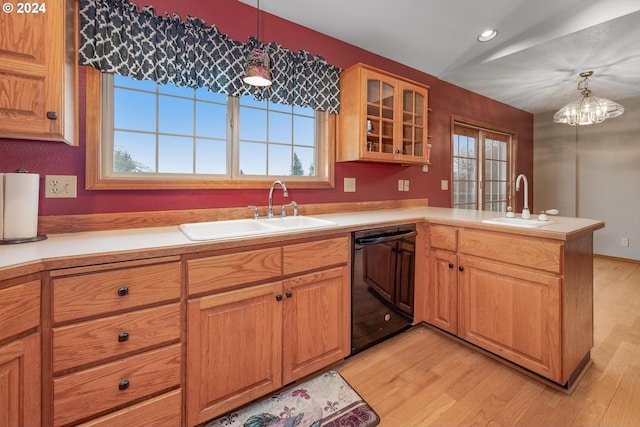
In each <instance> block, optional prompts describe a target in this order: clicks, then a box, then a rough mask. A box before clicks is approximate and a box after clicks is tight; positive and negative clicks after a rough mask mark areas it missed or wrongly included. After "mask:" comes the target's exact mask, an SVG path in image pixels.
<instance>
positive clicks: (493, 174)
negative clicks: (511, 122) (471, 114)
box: [451, 121, 515, 212]
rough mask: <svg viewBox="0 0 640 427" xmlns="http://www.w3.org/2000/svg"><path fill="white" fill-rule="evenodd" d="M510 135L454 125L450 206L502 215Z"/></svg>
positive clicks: (506, 195) (506, 197)
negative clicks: (500, 213)
mask: <svg viewBox="0 0 640 427" xmlns="http://www.w3.org/2000/svg"><path fill="white" fill-rule="evenodd" d="M513 140H514V135H513V134H509V133H504V132H500V131H493V130H488V129H485V128H482V127H477V126H473V125H469V124H463V123H459V122H455V121H454V124H453V139H452V156H451V157H452V162H453V164H452V184H453V185H452V191H451V197H452V200H451V206H452V207H453V208H457V209H474V210H475V209H478V210H485V211H494V212H504V211H506V208H507V206H508V205H509V204H510V198H511V194H512V189H511V180H510V179H509V177H510V176H512V171H513V157H514V156H513V153H514V145H515V144H514V141H513Z"/></svg>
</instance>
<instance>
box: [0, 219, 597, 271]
mask: <svg viewBox="0 0 640 427" xmlns="http://www.w3.org/2000/svg"><path fill="white" fill-rule="evenodd" d="M500 215H501V214H500V213H497V212H485V211H470V210H461V209H450V208H438V207H418V208H400V209H383V210H372V211H359V212H348V213H344V212H343V213H333V214H322V215H313V216H314V217H317V218H323V219H327V220H330V221H333V222H335V223H336V224H337V225H336V226H335V227H327V228H322V230H327V231H330V230H332V229H337V228H349V227H352V228H362V227H365V226H366V227H371V228H375V227H376V226H382V225H384V224H386V223H389V222H399V221H407V222H415V221H423V220H431V221H434V222H443V223H452V224H457V223H459V225H460V226H464V225H465V224H464V223H467V224H481V223H482V220H483V219H491V218H496V217H499V216H500ZM483 226H485V227H484V228H487V229H491V230H496V231H506V232H511V233H514V232H516V233H517V230H514V227H508V226H499V225H487V224H483ZM602 226H604V224H603V223H602V221H597V220H591V219H585V218H569V217H558V216H554V217H553V223H552V224H549V225H548V226H546V227H542V228H540V229H535V230H540V231H545V232H552V233H563V234H565V235H566V234H570V233H573V232H577V231H580V230H583V229H586V228H594V227H595V228H601V227H602ZM316 230H318V229H316ZM527 230H528V231H530V233H529V234H532V233H533V234H535V231H531V230H532V229H527ZM303 232H304V230H303ZM291 233H293V232H289V233H287V234H291ZM545 234H548V233H545ZM272 236H276V234H272ZM260 237H264V236H260ZM243 239H247V238H246V237H243ZM198 243H199V244H202V243H207V242H203V241H198V242H195V241H191V240H189V239H188V238H187V237H186V236H185V235H184V234H183V233H182V232H181V231H180V230H179V228H178V226H167V227H152V228H135V229H125V230H107V231H92V232H80V233H67V234H52V235H49V236H48V238H47V239H46V240H43V241H40V242H31V243H21V244H14V245H2V246H0V269H1V268H7V267H13V266H17V265H20V264H25V263H30V262H36V261H42V260H48V259H54V258H61V257H69V256H83V255H95V254H102V253H105V254H106V253H109V252H125V251H135V250H144V249H159V248H167V247H172V246H186V245H192V244H198Z"/></svg>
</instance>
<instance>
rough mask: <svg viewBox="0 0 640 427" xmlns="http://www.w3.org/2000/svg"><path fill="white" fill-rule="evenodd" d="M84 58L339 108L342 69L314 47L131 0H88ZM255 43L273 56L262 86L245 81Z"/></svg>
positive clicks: (190, 83) (180, 82)
mask: <svg viewBox="0 0 640 427" xmlns="http://www.w3.org/2000/svg"><path fill="white" fill-rule="evenodd" d="M80 22H81V25H80V28H81V30H80V52H79V56H80V64H82V65H91V66H93V67H95V68H97V69H99V70H101V71H104V72H110V73H117V74H121V75H123V76H131V77H133V78H135V79H140V80H142V79H148V80H154V81H156V82H158V83H161V84H167V83H173V84H175V85H176V86H183V87H192V88H200V87H206V88H208V89H209V90H211V91H212V92H220V93H225V94H228V95H235V96H241V95H247V94H253V95H254V96H255V97H256V98H257V99H263V98H266V97H268V98H269V100H271V101H273V102H277V103H282V104H288V105H298V106H302V107H311V108H313V109H314V110H326V111H329V112H332V113H337V112H338V109H339V106H340V97H339V95H340V92H339V79H340V71H341V70H340V68H337V67H335V66H333V65H331V64H328V63H327V62H326V61H325V60H324V59H323V58H321V57H319V56H315V57H314V56H313V55H311V54H310V53H309V52H305V51H299V52H291V51H289V50H287V49H284V48H283V47H282V46H280V45H279V44H277V43H269V44H262V43H260V42H259V41H258V40H257V39H255V38H253V37H251V38H250V40H249V42H248V43H241V42H239V41H236V40H232V39H230V38H229V37H228V36H227V35H226V34H221V33H220V32H219V31H218V29H217V28H216V27H215V26H210V27H209V26H207V25H206V24H205V22H204V21H202V20H200V19H198V18H194V17H187V21H186V22H185V21H182V20H181V19H180V17H179V16H178V15H177V14H174V15H173V16H169V15H168V14H166V16H165V17H161V16H156V14H155V11H154V9H153V8H152V7H145V8H144V9H143V10H142V11H141V12H140V11H139V10H138V7H137V6H136V5H135V4H132V3H130V2H129V0H81V1H80ZM254 47H260V48H262V49H264V50H265V51H266V52H267V53H268V54H269V57H270V60H271V70H272V75H273V84H272V85H271V87H270V88H267V89H259V88H254V87H251V86H248V85H247V84H245V83H244V82H243V81H242V75H243V73H244V62H245V56H246V54H247V52H248V51H249V50H251V49H252V48H254Z"/></svg>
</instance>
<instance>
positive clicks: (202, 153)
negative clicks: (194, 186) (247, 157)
mask: <svg viewBox="0 0 640 427" xmlns="http://www.w3.org/2000/svg"><path fill="white" fill-rule="evenodd" d="M196 173H207V174H222V175H226V174H227V144H226V141H216V140H211V139H197V140H196Z"/></svg>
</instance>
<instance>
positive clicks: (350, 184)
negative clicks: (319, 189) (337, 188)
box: [344, 178, 356, 193]
mask: <svg viewBox="0 0 640 427" xmlns="http://www.w3.org/2000/svg"><path fill="white" fill-rule="evenodd" d="M344 192H345V193H355V192H356V179H355V178H345V179H344Z"/></svg>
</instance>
